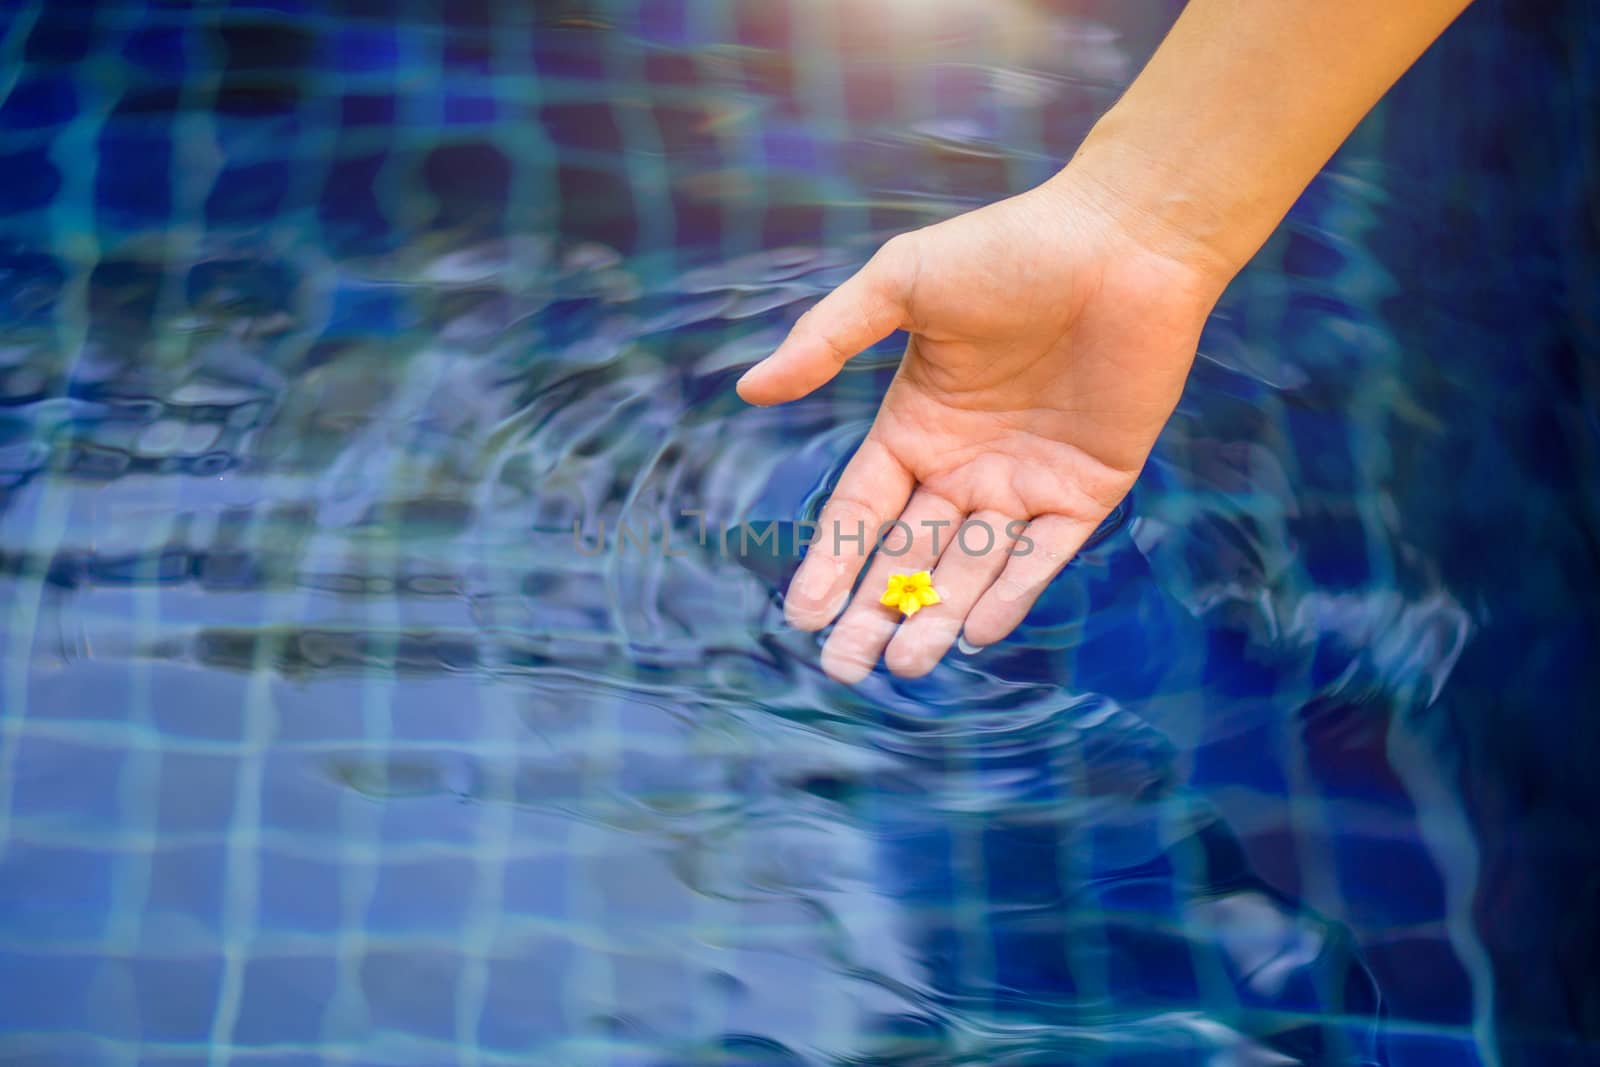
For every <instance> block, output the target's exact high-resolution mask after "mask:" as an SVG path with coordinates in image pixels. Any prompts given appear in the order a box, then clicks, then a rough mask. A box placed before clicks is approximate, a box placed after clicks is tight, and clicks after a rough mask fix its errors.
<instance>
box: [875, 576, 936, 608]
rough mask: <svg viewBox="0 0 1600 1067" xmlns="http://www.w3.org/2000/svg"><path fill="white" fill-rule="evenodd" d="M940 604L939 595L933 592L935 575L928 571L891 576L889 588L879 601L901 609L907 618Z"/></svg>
mask: <svg viewBox="0 0 1600 1067" xmlns="http://www.w3.org/2000/svg"><path fill="white" fill-rule="evenodd" d="M938 602H939V594H938V593H936V592H934V591H933V575H931V574H929V573H928V572H927V571H918V572H917V573H915V574H891V575H889V588H887V589H885V590H884V591H883V597H882V598H881V599H880V600H879V601H878V603H880V604H883V605H884V606H886V607H891V608H899V609H900V613H901V614H902V615H905V616H906V617H907V618H910V617H911V616H912V615H915V614H916V613H917V612H919V611H921V610H922V609H923V608H926V607H931V606H932V605H934V604H937V603H938Z"/></svg>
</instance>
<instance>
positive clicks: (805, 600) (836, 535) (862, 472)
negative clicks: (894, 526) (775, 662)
mask: <svg viewBox="0 0 1600 1067" xmlns="http://www.w3.org/2000/svg"><path fill="white" fill-rule="evenodd" d="M911 486H912V480H911V472H910V471H908V470H906V469H905V468H904V467H902V466H901V465H900V462H899V461H898V460H896V459H895V458H894V457H893V456H891V455H890V454H889V452H888V451H887V450H886V449H885V448H884V447H883V446H882V445H880V444H879V443H878V442H877V441H875V440H873V439H872V438H871V437H868V438H867V439H866V441H865V442H863V443H862V445H861V448H860V450H858V451H857V452H856V454H855V457H854V458H853V459H851V460H850V462H849V464H848V465H846V467H845V469H844V474H842V475H840V477H839V485H838V487H837V488H835V489H834V491H833V495H832V496H830V497H829V498H828V503H827V506H826V507H824V508H823V509H822V515H821V517H820V518H818V520H817V536H816V540H815V541H813V542H812V544H811V547H810V548H809V549H807V550H806V558H805V562H803V563H801V564H800V569H799V570H798V571H796V572H795V576H794V579H793V580H792V581H791V582H790V583H789V592H788V593H787V595H785V597H784V604H783V610H784V615H785V616H787V618H788V620H789V624H790V625H791V626H795V627H797V628H799V629H801V630H820V629H822V628H823V627H824V626H826V625H828V623H830V622H832V621H833V617H834V616H835V615H837V614H839V609H840V608H842V607H844V602H845V598H847V597H848V596H849V595H850V587H851V586H853V585H854V584H855V580H856V575H857V574H859V573H861V565H862V564H863V563H864V562H865V561H866V558H867V554H868V553H869V552H870V551H871V550H872V544H873V542H874V541H875V540H876V539H877V536H878V529H879V527H881V526H883V524H884V523H886V522H889V521H890V520H892V519H894V518H895V517H896V516H898V515H899V514H900V511H901V509H902V508H904V507H905V504H906V499H907V498H908V497H910V496H911Z"/></svg>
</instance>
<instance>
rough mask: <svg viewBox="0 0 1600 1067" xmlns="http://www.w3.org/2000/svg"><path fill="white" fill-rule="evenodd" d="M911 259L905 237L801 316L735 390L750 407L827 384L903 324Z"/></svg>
mask: <svg viewBox="0 0 1600 1067" xmlns="http://www.w3.org/2000/svg"><path fill="white" fill-rule="evenodd" d="M913 276H914V255H913V253H912V252H911V251H910V245H909V244H908V243H907V242H906V241H905V240H904V238H895V239H894V240H891V241H890V242H889V243H888V244H885V245H884V246H883V247H882V248H880V249H879V250H878V253H877V255H875V256H873V257H872V258H871V259H870V260H868V261H867V265H866V266H864V267H862V268H861V270H859V271H857V272H856V274H855V275H853V276H852V277H851V278H850V279H849V280H848V281H846V282H845V283H844V284H843V285H841V286H839V288H837V289H835V290H834V291H833V292H831V293H829V294H828V295H827V296H825V297H823V298H822V300H821V301H820V302H819V303H818V304H817V305H816V306H815V307H813V308H812V309H811V310H810V311H808V312H806V313H805V314H804V315H802V316H800V321H799V322H797V323H795V324H794V329H792V330H790V331H789V336H788V337H787V338H785V339H784V341H783V343H782V344H781V345H779V346H778V350H777V351H776V352H774V353H772V355H770V356H768V357H767V358H766V359H764V360H762V361H761V362H760V363H757V364H756V365H755V366H754V367H751V368H750V369H749V370H747V371H745V374H744V377H742V378H740V379H739V384H738V386H737V388H738V390H739V395H740V396H741V397H743V398H744V399H745V400H747V401H748V402H750V403H752V404H763V405H765V404H781V403H783V402H784V401H786V400H795V399H798V398H799V397H802V396H805V395H806V394H807V393H809V392H811V391H812V390H814V389H816V388H818V387H820V386H822V385H824V384H825V383H827V382H828V381H830V380H831V379H832V378H833V376H834V375H836V374H838V373H839V368H841V367H843V366H844V364H845V362H846V361H847V360H849V359H851V358H853V357H854V356H856V355H858V354H859V353H860V352H861V351H862V350H863V349H866V348H869V347H871V346H872V345H875V344H877V343H878V342H879V341H881V340H883V339H884V338H885V337H888V336H889V335H890V334H891V333H893V332H894V331H895V330H898V329H900V328H901V326H903V325H904V323H905V319H906V302H907V299H908V296H909V294H910V291H911V282H912V279H913Z"/></svg>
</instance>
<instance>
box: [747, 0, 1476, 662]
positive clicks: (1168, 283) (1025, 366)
mask: <svg viewBox="0 0 1600 1067" xmlns="http://www.w3.org/2000/svg"><path fill="white" fill-rule="evenodd" d="M1466 3H1467V0H1411V2H1410V3H1406V4H1394V3H1393V0H1341V2H1340V3H1338V4H1328V3H1325V2H1323V0H1192V2H1191V4H1190V5H1189V8H1188V9H1187V10H1186V11H1185V13H1184V15H1183V17H1182V18H1181V19H1180V20H1179V22H1178V24H1177V26H1176V27H1175V28H1174V30H1173V32H1172V34H1171V35H1170V36H1169V38H1168V40H1167V41H1166V42H1165V43H1164V44H1163V45H1162V48H1161V49H1160V50H1159V51H1158V52H1157V54H1156V56H1155V58H1154V59H1153V60H1152V61H1151V63H1150V65H1149V67H1147V68H1146V70H1145V72H1144V73H1143V74H1141V75H1140V77H1139V79H1138V80H1137V81H1136V82H1135V84H1134V86H1133V87H1132V88H1131V89H1130V90H1129V92H1128V94H1127V95H1126V96H1125V97H1124V99H1123V100H1122V101H1121V102H1120V103H1119V104H1118V105H1117V107H1115V108H1113V109H1112V111H1111V112H1109V113H1108V114H1107V115H1106V116H1105V118H1103V119H1102V120H1101V122H1100V123H1099V124H1098V125H1097V126H1096V128H1095V130H1094V132H1092V133H1091V135H1090V137H1089V138H1088V140H1087V141H1086V142H1085V144H1084V146H1083V148H1082V149H1080V151H1079V153H1078V155H1077V157H1075V158H1074V160H1073V162H1072V163H1070V164H1069V165H1068V166H1067V168H1066V169H1065V170H1063V171H1062V172H1061V173H1060V174H1059V175H1057V176H1056V177H1055V178H1053V179H1052V180H1051V181H1050V182H1047V183H1046V184H1045V185H1043V186H1040V187H1039V188H1037V189H1034V190H1031V191H1029V192H1026V193H1023V194H1021V195H1019V196H1016V197H1012V198H1011V199H1008V200H1004V201H1001V202H1000V203H997V204H993V205H990V206H989V207H986V208H983V209H981V210H978V211H974V212H972V213H970V214H967V215H963V216H960V217H958V218H955V219H951V220H949V221H947V222H943V223H939V224H937V225H934V226H930V227H927V228H925V229H922V230H917V231H914V232H912V233H909V234H903V235H901V236H900V237H897V238H895V239H893V240H892V241H890V242H889V243H888V244H886V245H885V246H884V247H883V248H882V249H881V250H880V251H879V252H878V254H877V255H876V256H874V257H873V258H872V260H871V261H869V262H868V263H867V265H866V266H865V267H864V268H862V270H861V271H860V272H859V273H858V274H857V275H855V276H854V277H853V278H851V279H850V280H849V281H847V282H846V283H845V284H844V285H842V286H840V287H839V288H838V289H837V290H835V291H834V292H832V293H830V294H829V295H828V296H827V297H825V298H824V299H823V300H822V301H821V302H820V303H818V304H817V306H816V307H814V308H812V309H811V311H809V312H808V313H807V314H806V315H805V316H803V317H802V318H801V320H800V321H799V322H798V323H797V324H796V325H795V327H794V329H793V330H792V331H791V333H790V335H789V336H788V338H787V339H785V341H784V342H783V344H782V345H780V346H779V348H778V350H777V351H776V352H774V353H773V354H772V355H771V356H770V357H768V358H767V359H766V360H763V361H762V362H761V363H759V364H757V365H756V366H755V367H753V368H752V369H751V370H750V371H749V372H748V373H747V374H746V375H745V377H744V378H742V379H741V380H740V382H739V386H738V388H739V393H740V395H741V396H742V397H744V399H746V400H747V401H750V402H751V403H755V404H763V405H764V404H776V403H782V402H785V401H788V400H793V399H796V398H798V397H801V396H805V395H806V394H808V393H810V392H812V391H813V390H815V389H817V388H819V387H821V386H822V385H824V384H826V383H827V382H828V381H829V380H830V379H831V378H832V377H833V376H834V375H835V374H837V373H838V371H839V369H840V368H841V367H842V366H843V364H844V363H845V362H846V361H847V360H849V359H850V358H852V357H853V356H855V355H856V354H858V353H859V352H861V351H862V350H864V349H866V348H867V347H869V346H870V345H872V344H874V343H876V342H878V341H880V340H882V339H883V338H885V337H887V336H888V335H889V334H891V333H892V332H894V331H896V330H905V331H907V332H909V333H910V335H911V340H910V342H909V343H908V345H907V347H906V353H905V357H904V359H903V360H902V361H901V364H900V368H899V370H898V372H897V373H896V375H895V378H894V380H893V382H892V383H891V384H890V386H889V389H888V391H887V393H885V395H884V399H883V404H882V406H881V407H880V409H879V411H878V415H877V418H876V419H875V420H874V422H873V424H872V427H871V429H870V430H869V432H868V434H867V437H866V440H865V441H864V442H863V443H862V445H861V448H860V449H859V450H858V451H857V453H856V455H855V456H854V458H853V459H852V460H851V461H850V463H849V465H848V466H847V467H846V469H845V472H844V474H843V475H842V476H841V478H840V480H839V484H838V487H837V489H836V490H835V491H834V494H833V496H832V497H831V498H830V499H829V501H828V504H827V506H826V507H825V508H824V510H823V513H822V516H821V519H820V531H821V536H820V537H819V539H818V541H817V542H816V543H815V544H814V545H813V546H812V547H811V549H810V550H809V551H808V553H807V555H806V559H805V562H804V563H803V564H802V566H801V568H800V571H799V572H798V573H797V574H796V576H795V579H794V582H793V583H792V584H791V586H790V588H789V592H788V595H787V598H786V609H785V610H786V614H787V617H788V619H789V621H790V622H791V623H792V624H793V625H795V626H797V627H799V628H801V629H806V630H820V629H822V628H823V627H825V626H827V625H828V624H829V623H830V622H833V621H834V620H835V619H836V618H837V619H838V623H837V625H836V626H835V627H834V630H833V633H832V634H831V635H830V636H829V638H828V640H827V642H826V644H825V645H824V648H823V654H822V664H823V668H824V669H825V670H826V671H827V672H828V674H830V675H831V676H833V677H834V678H837V679H839V680H841V681H845V682H856V681H859V680H860V679H862V678H864V677H865V676H866V675H867V674H868V673H870V672H871V671H872V669H873V667H874V666H875V665H876V663H877V662H878V660H879V659H880V658H883V659H885V660H886V662H887V665H888V667H889V668H890V670H892V671H894V672H895V673H897V674H901V675H905V676H917V675H921V674H926V673H927V672H928V671H930V670H932V669H933V668H934V666H936V665H937V664H938V662H939V660H940V659H941V658H942V657H943V656H944V654H945V653H946V652H947V651H948V650H949V648H950V647H951V646H952V645H953V644H954V643H955V641H956V639H957V637H958V636H962V635H963V634H964V635H965V637H966V638H967V640H968V641H970V642H972V643H973V644H976V645H987V644H991V643H993V642H996V641H999V640H1001V639H1002V638H1004V637H1005V636H1006V635H1007V634H1008V633H1010V632H1011V630H1012V629H1014V628H1015V627H1016V625H1017V624H1018V623H1020V622H1021V621H1022V619H1023V618H1024V617H1025V616H1026V614H1027V612H1028V609H1029V608H1030V607H1032V605H1033V603H1034V601H1035V600H1036V599H1037V598H1038V596H1039V594H1040V593H1041V592H1042V591H1043V590H1044V588H1045V586H1046V585H1047V584H1048V583H1049V582H1050V580H1051V579H1053V578H1054V577H1055V576H1056V575H1057V574H1058V573H1059V572H1060V570H1061V568H1062V567H1064V566H1066V564H1067V563H1068V562H1069V561H1070V560H1071V559H1072V557H1073V555H1074V554H1076V553H1077V551H1078V549H1079V548H1081V547H1082V545H1083V543H1084V541H1085V540H1086V539H1087V538H1088V537H1089V535H1090V534H1091V533H1092V532H1093V531H1094V529H1095V527H1097V526H1098V525H1099V524H1100V522H1101V521H1102V520H1103V519H1104V518H1105V517H1106V515H1107V514H1109V513H1110V511H1111V510H1112V509H1113V508H1114V507H1116V505H1117V503H1118V502H1119V501H1120V500H1121V499H1122V497H1123V496H1124V495H1126V494H1127V492H1128V490H1129V489H1130V488H1131V487H1132V485H1133V483H1134V481H1135V479H1136V478H1137V477H1138V475H1139V471H1140V469H1141V468H1142V467H1143V465H1144V462H1145V460H1146V458H1147V457H1148V455H1149V453H1150V449H1151V448H1152V446H1153V445H1154V444H1155V441H1156V437H1157V436H1158V435H1159V434H1160V432H1161V429H1162V426H1163V425H1164V424H1165V423H1166V421H1167V419H1168V417H1169V416H1170V415H1171V414H1172V411H1173V408H1174V407H1175V406H1176V404H1177V402H1178V397H1179V395H1180V393H1181V392H1182V389H1183V384H1184V380H1185V378H1186V377H1187V375H1188V372H1189V368H1190V366H1191V364H1192V362H1193V360H1194V355H1195V346H1196V343H1197V341H1198V339H1199V336H1200V330H1201V327H1202V326H1203V325H1204V323H1205V320H1206V317H1207V315H1209V314H1210V312H1211V309H1212V307H1213V306H1214V305H1215V303H1216V301H1217V299H1218V297H1220V295H1221V294H1222V291H1223V290H1224V289H1225V288H1226V286H1227V284H1228V282H1229V281H1230V280H1231V279H1232V277H1233V276H1234V274H1236V273H1237V272H1238V270H1239V269H1240V268H1241V267H1242V266H1243V265H1244V263H1245V262H1246V261H1247V260H1248V259H1249V258H1250V257H1251V256H1252V255H1254V254H1255V252H1256V251H1257V250H1258V249H1259V247H1260V245H1261V244H1262V243H1263V242H1264V241H1265V239H1266V238H1267V236H1268V235H1269V234H1270V233H1271V231H1272V229H1273V228H1274V227H1275V226H1276V225H1277V224H1278V222H1279V221H1281V219H1282V217H1283V215H1284V214H1285V213H1286V212H1287V211H1288V208H1289V206H1290V205H1291V204H1292V203H1293V201H1294V198H1295V197H1296V196H1298V195H1299V193H1300V191H1301V190H1302V189H1303V188H1304V187H1305V185H1306V184H1307V183H1308V182H1309V181H1310V179H1311V178H1312V177H1313V176H1314V175H1315V174H1316V172H1317V170H1318V169H1319V168H1320V167H1321V166H1322V165H1323V163H1325V162H1326V160H1327V158H1328V156H1329V155H1331V154H1332V152H1333V151H1334V149H1335V148H1336V147H1337V146H1338V144H1339V143H1340V142H1341V141H1342V140H1343V139H1344V138H1345V137H1346V136H1348V134H1349V132H1350V130H1351V128H1353V126H1354V125H1355V123H1356V122H1357V121H1359V119H1360V118H1361V116H1362V115H1364V114H1365V113H1366V111H1367V110H1369V109H1370V108H1371V107H1372V105H1373V104H1374V103H1375V102H1376V101H1377V100H1378V98H1379V97H1380V96H1381V95H1382V94H1383V92H1385V91H1386V90H1387V89H1388V87H1389V85H1390V84H1392V83H1393V81H1394V80H1395V79H1396V78H1397V77H1398V76H1399V75H1400V74H1401V73H1402V72H1403V71H1404V70H1405V69H1406V68H1407V67H1409V66H1410V64H1411V63H1412V62H1414V61H1415V59H1416V57H1417V56H1418V55H1419V54H1420V53H1421V52H1422V51H1423V49H1425V48H1426V47H1427V45H1428V44H1429V43H1430V42H1432V40H1433V39H1434V38H1435V37H1436V36H1437V35H1438V34H1439V33H1440V32H1441V31H1442V30H1443V29H1444V28H1445V26H1447V25H1448V24H1449V22H1450V20H1451V19H1453V18H1454V17H1455V16H1456V15H1457V14H1459V12H1460V11H1461V10H1462V9H1463V8H1464V7H1465V6H1466ZM895 520H899V521H901V522H903V523H904V524H905V527H904V528H901V529H899V530H897V531H895V532H894V533H891V534H890V535H889V536H888V537H887V538H886V540H885V545H886V547H887V548H888V549H889V551H888V552H880V553H878V554H877V555H876V556H872V557H871V558H870V563H869V562H868V559H869V557H868V555H867V553H866V552H864V551H863V550H862V549H861V548H860V547H859V546H858V544H857V543H855V542H852V541H850V540H848V538H849V537H850V536H851V535H853V534H854V532H855V531H856V530H857V529H858V528H862V529H865V530H866V531H867V542H868V544H869V545H870V543H871V541H872V539H873V537H874V535H875V533H876V531H878V530H879V529H880V528H882V527H884V526H885V524H888V523H891V522H893V521H895ZM966 522H973V523H976V524H978V525H977V526H976V527H974V530H973V531H971V533H972V536H970V537H969V538H967V539H966V540H965V541H958V540H957V538H956V536H955V533H956V531H957V530H958V528H960V527H961V526H962V524H963V523H966ZM858 524H859V527H858ZM834 530H841V531H843V532H844V537H843V538H840V539H837V540H836V539H835V538H834V537H833V536H831V533H830V532H831V531H834ZM985 530H988V531H992V532H993V534H994V535H995V541H994V543H993V544H992V545H988V546H987V547H986V540H987V539H986V536H985V534H984V532H983V531H985ZM907 531H909V537H908V536H907ZM908 542H909V543H908ZM968 549H971V550H968ZM979 549H984V550H983V551H978V550H979ZM891 553H894V554H891ZM863 565H866V566H867V573H866V574H865V576H864V577H863V578H862V579H861V585H860V592H859V593H857V595H856V596H855V598H854V599H853V600H852V599H851V596H850V594H851V590H852V588H853V586H854V585H855V583H856V580H857V578H858V576H860V572H861V569H862V567H863ZM914 570H931V571H932V572H933V585H934V588H935V589H937V590H938V592H939V594H940V596H941V597H942V601H941V603H939V604H937V605H934V606H932V607H928V608H924V609H923V610H921V611H919V612H918V613H917V614H916V615H914V616H912V617H910V618H908V619H904V620H902V618H901V616H900V613H899V612H898V611H896V610H894V609H892V608H888V607H885V606H883V605H881V604H879V603H878V596H879V594H881V593H882V591H883V587H884V585H885V583H886V580H887V578H888V576H889V575H890V574H894V573H903V572H906V571H914ZM841 611H842V612H843V614H842V615H841V614H840V613H841Z"/></svg>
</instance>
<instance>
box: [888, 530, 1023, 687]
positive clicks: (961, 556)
mask: <svg viewBox="0 0 1600 1067" xmlns="http://www.w3.org/2000/svg"><path fill="white" fill-rule="evenodd" d="M1012 521H1013V520H1012V519H1010V518H1009V517H1008V516H1005V515H1002V514H1000V513H999V512H998V511H980V512H977V513H976V514H974V515H972V516H970V517H968V519H967V520H966V522H964V523H962V524H961V526H960V527H956V528H954V529H952V530H951V531H950V538H951V540H950V546H949V547H948V548H947V549H945V553H944V555H943V556H941V557H940V558H939V566H938V567H937V568H936V569H935V570H934V572H933V588H934V589H935V590H937V591H938V593H939V598H940V599H939V603H937V604H935V605H933V606H932V607H928V608H923V609H922V610H921V611H919V612H917V613H916V614H915V615H913V616H912V617H911V618H909V619H907V620H906V621H905V622H903V623H901V624H900V628H899V630H898V631H897V632H896V633H895V634H894V636H893V638H892V639H891V640H890V641H889V649H888V651H887V652H886V653H885V654H884V660H885V662H887V663H888V665H889V669H890V670H891V671H893V672H894V673H895V674H897V675H899V676H900V677H902V678H920V677H922V676H923V675H924V674H927V673H928V672H929V671H931V670H933V668H934V667H936V666H938V664H939V661H940V660H941V659H943V658H944V654H945V653H946V652H948V651H950V646H951V645H953V644H955V642H956V638H957V637H960V636H961V627H962V624H963V623H965V622H966V619H967V615H968V614H969V613H970V612H971V611H972V608H973V605H975V604H977V602H978V599H979V598H980V597H981V596H983V594H984V591H985V590H987V589H988V588H989V587H990V586H991V585H993V584H994V580H995V579H996V578H998V577H999V576H1000V572H1001V571H1003V570H1004V569H1005V566H1006V563H1007V561H1008V560H1009V559H1010V556H1009V553H1010V551H1011V547H1012V545H1014V544H1015V543H1016V538H1015V537H1013V536H1010V535H1009V534H1008V530H1016V529H1020V527H1017V526H1013V525H1011V523H1012Z"/></svg>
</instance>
